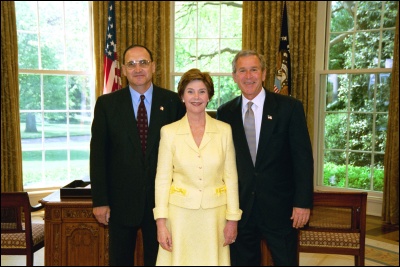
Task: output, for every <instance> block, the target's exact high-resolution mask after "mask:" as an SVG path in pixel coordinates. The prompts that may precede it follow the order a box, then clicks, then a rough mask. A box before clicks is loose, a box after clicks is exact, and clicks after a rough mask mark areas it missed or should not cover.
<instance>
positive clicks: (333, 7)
mask: <svg viewBox="0 0 400 267" xmlns="http://www.w3.org/2000/svg"><path fill="white" fill-rule="evenodd" d="M329 4H330V6H329V8H330V9H328V10H329V11H328V12H327V14H329V22H328V23H327V24H328V27H327V35H328V41H327V42H326V48H325V51H327V53H326V55H327V57H328V58H327V60H325V62H326V63H325V64H326V65H325V70H324V71H323V72H322V74H321V75H320V88H321V89H323V90H321V92H322V94H321V98H320V115H321V116H322V117H321V118H320V119H322V120H323V123H324V127H323V131H321V132H320V140H323V141H321V142H320V148H321V150H323V152H322V153H321V154H322V155H323V162H322V163H320V165H319V166H321V167H322V168H320V173H322V175H318V177H322V178H323V179H321V180H320V181H319V185H323V186H332V187H339V188H349V189H362V190H371V191H378V192H382V191H383V177H384V165H383V161H384V154H385V146H386V131H387V123H388V111H389V108H388V105H389V97H390V83H391V71H392V70H391V68H392V63H393V52H394V47H393V46H394V36H395V25H396V15H397V10H398V2H395V1H332V2H329Z"/></svg>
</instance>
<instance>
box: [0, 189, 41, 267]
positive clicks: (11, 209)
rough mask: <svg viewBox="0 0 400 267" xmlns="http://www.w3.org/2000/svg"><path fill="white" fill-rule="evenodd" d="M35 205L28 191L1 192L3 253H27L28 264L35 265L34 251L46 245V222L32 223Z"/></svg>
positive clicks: (39, 207)
mask: <svg viewBox="0 0 400 267" xmlns="http://www.w3.org/2000/svg"><path fill="white" fill-rule="evenodd" d="M42 208H44V206H43V205H41V204H38V205H36V206H34V207H32V206H31V204H30V202H29V196H28V193H27V192H8V193H1V255H26V265H27V266H33V253H35V252H36V251H38V250H39V249H41V248H43V247H44V224H43V223H32V219H31V212H34V211H38V210H40V209H42Z"/></svg>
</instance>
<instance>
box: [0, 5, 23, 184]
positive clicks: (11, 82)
mask: <svg viewBox="0 0 400 267" xmlns="http://www.w3.org/2000/svg"><path fill="white" fill-rule="evenodd" d="M20 133H21V132H20V126H19V82H18V39H17V23H16V16H15V4H14V1H2V2H1V192H15V191H22V190H23V183H22V149H21V135H20Z"/></svg>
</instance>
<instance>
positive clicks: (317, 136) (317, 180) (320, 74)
mask: <svg viewBox="0 0 400 267" xmlns="http://www.w3.org/2000/svg"><path fill="white" fill-rule="evenodd" d="M331 2H332V1H319V2H318V10H317V32H316V35H317V36H325V39H324V40H325V41H324V42H318V40H317V42H316V54H317V55H324V56H323V57H316V63H315V85H316V86H315V88H316V90H315V98H314V107H315V112H314V123H315V127H314V140H313V144H314V149H313V153H314V160H315V164H314V173H315V174H314V188H315V190H324V191H355V190H357V191H359V190H362V189H354V188H341V187H330V186H325V185H323V179H324V175H323V168H324V150H325V148H324V131H325V115H324V114H325V92H326V91H325V90H324V88H322V87H321V84H322V83H321V82H322V79H324V76H326V75H328V74H380V73H387V72H391V69H388V68H373V69H348V70H329V69H328V63H327V59H328V58H329V49H326V48H327V46H328V45H329V41H330V36H329V32H330V31H329V27H330V13H331V11H330V8H331ZM374 114H377V112H376V111H374ZM375 134H376V133H375V132H374V135H375ZM372 152H373V151H372ZM366 191H368V198H369V199H372V200H373V201H372V203H371V204H372V206H373V205H374V204H379V205H381V204H380V202H381V200H382V198H383V192H379V191H372V190H366ZM374 202H375V203H374ZM377 215H378V214H377Z"/></svg>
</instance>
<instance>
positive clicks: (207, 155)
mask: <svg viewBox="0 0 400 267" xmlns="http://www.w3.org/2000/svg"><path fill="white" fill-rule="evenodd" d="M178 95H179V96H180V98H181V99H182V101H183V102H184V103H185V106H186V115H185V116H184V117H183V118H182V119H181V120H179V121H177V122H175V123H171V124H169V125H166V126H164V127H163V128H162V129H161V140H160V147H159V153H158V165H157V166H158V167H157V175H156V181H155V202H156V204H155V208H154V218H155V219H156V221H157V235H158V236H157V238H158V242H159V243H160V246H159V251H158V256H157V263H156V264H157V265H163V266H166V265H170V266H171V265H175V266H179V265H180V266H183V265H192V266H193V265H201V266H205V265H210V266H211V265H212V266H217V265H230V256H229V244H232V243H233V242H235V238H236V235H237V222H238V220H240V218H241V215H242V211H241V210H240V209H239V197H238V178H237V170H236V159H235V149H234V145H233V140H232V131H231V127H230V126H229V125H228V124H226V123H224V122H221V121H218V120H216V119H213V118H212V117H211V116H209V115H208V114H207V112H206V106H207V103H208V102H209V101H210V99H211V98H212V96H213V95H214V85H213V81H212V79H211V77H210V75H209V73H207V72H201V71H200V70H198V69H191V70H189V71H187V72H186V73H185V74H184V75H183V76H182V78H181V80H180V82H179V84H178Z"/></svg>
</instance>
